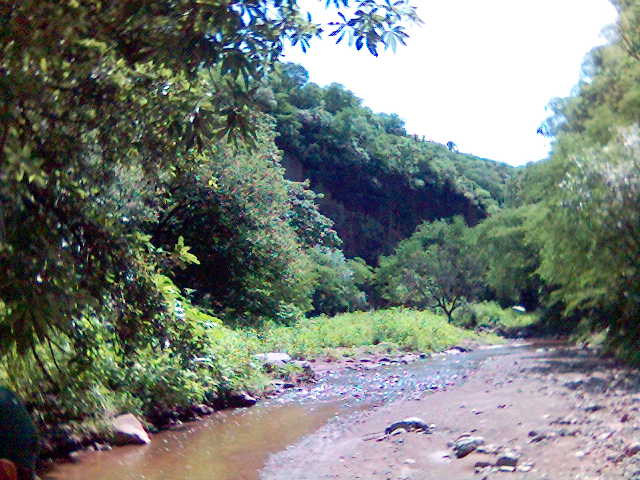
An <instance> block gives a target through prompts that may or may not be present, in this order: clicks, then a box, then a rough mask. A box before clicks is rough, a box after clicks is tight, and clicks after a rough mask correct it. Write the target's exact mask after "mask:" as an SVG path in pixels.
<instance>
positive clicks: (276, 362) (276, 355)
mask: <svg viewBox="0 0 640 480" xmlns="http://www.w3.org/2000/svg"><path fill="white" fill-rule="evenodd" d="M255 357H256V358H257V359H258V360H260V361H261V362H262V364H263V365H267V366H270V367H281V366H282V365H284V364H286V363H289V362H290V361H291V356H290V355H289V354H287V353H284V352H270V353H258V354H257V355H256V356H255Z"/></svg>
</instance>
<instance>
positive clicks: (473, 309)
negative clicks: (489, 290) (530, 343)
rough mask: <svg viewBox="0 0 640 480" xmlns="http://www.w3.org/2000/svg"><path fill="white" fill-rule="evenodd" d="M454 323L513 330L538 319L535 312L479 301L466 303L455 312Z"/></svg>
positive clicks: (531, 323) (529, 324) (526, 325)
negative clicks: (520, 310)
mask: <svg viewBox="0 0 640 480" xmlns="http://www.w3.org/2000/svg"><path fill="white" fill-rule="evenodd" d="M455 318H456V322H455V323H456V324H458V325H461V326H467V327H472V328H486V329H500V330H502V331H509V330H511V331H514V330H519V329H522V328H525V327H529V326H531V325H534V324H535V323H537V322H538V321H539V317H538V315H537V314H535V313H525V312H518V311H516V310H514V309H512V308H502V307H501V306H500V305H499V304H498V303H496V302H481V303H474V304H471V305H468V306H466V307H464V308H463V309H461V310H460V311H459V312H457V315H456V316H455Z"/></svg>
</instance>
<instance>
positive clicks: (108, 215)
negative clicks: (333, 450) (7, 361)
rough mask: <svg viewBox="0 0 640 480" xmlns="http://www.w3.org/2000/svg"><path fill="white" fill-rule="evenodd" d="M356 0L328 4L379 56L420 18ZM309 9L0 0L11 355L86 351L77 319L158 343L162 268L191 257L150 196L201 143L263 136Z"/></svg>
mask: <svg viewBox="0 0 640 480" xmlns="http://www.w3.org/2000/svg"><path fill="white" fill-rule="evenodd" d="M349 3H350V2H348V1H341V2H339V1H338V0H335V1H332V2H329V4H328V8H331V9H332V10H333V11H334V12H335V13H336V14H337V16H338V18H337V19H336V21H335V23H334V24H333V29H334V31H335V32H336V35H338V34H339V35H343V34H344V35H347V36H350V37H353V38H354V39H356V41H358V39H362V38H366V43H367V46H368V47H369V50H370V51H372V53H374V54H375V53H376V51H375V49H376V48H377V47H378V46H380V45H389V46H393V45H394V44H395V42H396V41H400V42H403V41H404V38H405V37H406V33H405V32H404V29H403V28H404V27H403V24H404V23H405V22H413V21H418V18H417V16H416V12H415V8H414V7H412V6H411V5H410V4H409V3H407V2H406V1H404V0H402V1H400V2H395V3H394V4H391V3H390V2H376V1H365V2H361V3H360V4H359V7H360V8H358V9H357V10H355V11H353V12H352V13H350V12H351V11H350V10H349V11H347V9H346V8H345V7H348V6H349ZM303 13H304V12H303V11H302V10H301V7H300V6H299V4H298V3H297V2H296V1H295V0H294V1H290V2H271V1H269V0H257V1H239V0H238V1H231V2H218V1H213V2H192V1H188V0H176V1H173V0H171V1H169V0H160V1H158V0H136V1H133V0H127V1H122V2H97V1H92V0H63V1H54V0H20V1H17V0H16V1H9V2H3V3H2V5H0V18H2V25H3V28H2V32H1V33H0V35H1V37H2V56H1V57H2V59H1V60H0V71H1V72H2V75H1V76H0V91H1V92H2V104H1V105H0V114H1V116H2V124H1V125H0V278H2V281H0V331H1V342H0V351H1V352H6V351H8V350H11V349H13V348H17V350H18V351H19V352H21V353H24V352H25V351H27V350H32V351H33V352H34V354H35V350H34V345H35V344H36V343H39V342H44V341H47V342H48V341H50V340H51V338H50V336H51V332H52V331H57V332H63V333H65V334H66V335H68V336H69V337H70V338H73V339H74V341H75V342H76V348H78V349H82V348H83V347H82V346H83V345H84V346H85V347H86V346H87V343H89V342H88V340H87V338H86V336H85V335H83V333H82V328H81V325H83V324H84V322H85V320H86V319H87V318H105V317H103V316H106V318H108V319H109V322H113V327H114V330H115V331H117V332H118V338H119V340H120V341H122V342H131V341H133V340H134V339H138V340H141V341H144V340H146V339H150V338H156V337H157V335H155V334H154V332H156V333H157V332H158V331H159V330H161V329H162V325H163V322H162V315H163V314H164V312H165V310H166V306H165V305H164V300H163V298H162V295H161V293H160V292H159V291H158V288H157V287H156V285H155V283H154V280H153V279H154V278H155V277H154V275H155V274H156V273H158V271H161V272H162V273H167V274H170V273H171V272H172V271H173V270H174V269H175V268H177V267H179V266H180V264H181V261H179V259H178V258H177V257H179V256H180V255H177V256H176V255H173V254H171V252H167V251H166V250H164V249H162V248H159V247H157V246H156V245H153V244H152V243H151V242H150V238H149V236H147V235H145V234H143V233H142V231H143V228H142V226H144V225H148V223H149V222H153V218H145V215H146V214H150V215H155V214H156V212H153V211H152V210H150V209H148V208H147V203H148V202H151V204H153V202H154V200H153V198H154V196H155V195H156V194H158V193H160V194H161V195H162V193H163V192H162V191H161V189H162V188H163V186H164V185H166V184H169V183H171V182H170V180H171V177H179V176H180V175H181V172H182V171H183V170H185V169H186V170H188V168H189V166H190V165H191V164H192V163H198V162H199V161H200V160H201V155H202V152H203V150H204V149H205V147H206V146H207V145H210V144H211V143H215V142H217V141H227V140H231V141H233V142H235V143H236V144H238V143H242V142H245V141H248V140H250V139H251V138H253V139H254V141H255V134H256V132H257V130H258V129H257V128H256V127H257V125H258V122H259V117H260V116H259V115H257V114H256V111H255V110H256V109H255V102H254V99H253V92H254V91H255V89H256V87H258V86H259V82H260V81H261V79H262V78H263V77H264V75H265V74H266V73H267V72H268V71H270V69H271V68H272V66H273V65H274V63H275V62H276V61H277V60H278V58H279V56H280V53H281V52H282V49H283V46H284V44H285V43H286V42H289V43H291V44H293V45H301V46H302V48H303V49H306V48H307V47H308V45H309V42H310V41H311V39H312V38H313V37H315V36H318V35H320V34H321V33H322V26H321V25H318V24H316V23H314V22H313V21H312V20H311V19H310V17H306V16H304V15H303ZM340 38H341V37H340ZM359 43H360V44H361V43H362V40H360V41H359ZM122 185H125V186H127V185H128V187H127V188H128V190H127V191H126V192H124V191H122V188H121V187H122ZM133 185H135V187H136V188H129V187H132V186H133ZM158 190H160V191H158ZM119 194H122V196H120V197H119V196H118V195H119ZM167 248H168V247H167ZM180 248H183V247H180ZM173 260H177V261H176V262H174V261H173Z"/></svg>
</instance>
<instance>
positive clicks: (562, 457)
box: [261, 344, 640, 480]
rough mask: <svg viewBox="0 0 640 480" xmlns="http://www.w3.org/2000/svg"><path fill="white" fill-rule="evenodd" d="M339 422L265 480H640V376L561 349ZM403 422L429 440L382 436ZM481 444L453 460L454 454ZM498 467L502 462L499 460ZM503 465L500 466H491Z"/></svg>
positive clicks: (525, 356)
mask: <svg viewBox="0 0 640 480" xmlns="http://www.w3.org/2000/svg"><path fill="white" fill-rule="evenodd" d="M411 398H412V399H411V400H403V401H399V402H396V403H393V404H391V405H388V406H383V407H380V408H375V409H373V410H372V411H370V412H366V413H362V414H360V415H359V416H357V417H352V418H345V419H343V420H342V421H339V422H331V423H330V424H329V425H327V426H326V427H324V428H323V429H321V430H320V431H318V432H316V433H315V434H314V435H312V436H311V437H309V438H307V439H306V440H305V441H304V442H301V443H299V444H298V445H296V446H295V447H292V448H289V449H287V450H286V451H285V452H282V453H280V454H278V455H275V456H274V457H272V458H271V460H270V462H269V465H268V466H267V468H266V469H265V471H264V472H263V474H262V477H261V478H263V479H265V480H292V479H297V480H304V479H309V480H316V479H319V478H331V479H345V480H346V479H349V480H354V479H384V480H389V479H391V480H400V479H402V480H430V479H434V480H436V479H438V480H439V479H442V478H447V479H448V480H468V479H471V478H477V479H487V480H488V479H494V478H512V479H534V478H535V479H536V480H539V479H553V480H565V479H566V480H569V479H572V480H574V479H582V480H589V479H593V480H595V479H621V478H629V479H631V478H638V475H640V453H638V452H640V444H638V443H637V442H638V441H640V436H638V431H640V375H638V372H637V370H633V369H629V368H627V367H623V366H621V365H619V364H617V363H616V362H615V361H613V360H605V359H601V358H598V357H596V356H595V355H594V354H593V352H591V351H588V350H583V349H578V348H575V347H567V346H563V345H558V344H552V345H549V344H545V345H541V346H537V347H535V348H523V349H522V350H521V351H519V352H518V353H515V354H511V355H507V356H502V357H499V356H498V357H494V358H490V359H488V360H486V361H485V362H484V363H483V365H482V366H481V367H480V368H479V369H478V370H477V371H475V372H474V373H473V374H472V375H470V378H469V379H468V380H467V381H466V382H465V383H464V384H462V385H458V386H454V387H452V388H448V389H447V390H446V391H437V392H435V393H423V394H422V395H420V396H419V397H416V396H412V397H411ZM407 417H419V418H421V419H423V420H424V422H425V423H427V424H433V425H434V427H433V429H432V431H431V433H428V434H425V433H424V432H418V431H403V430H402V429H400V430H396V432H394V433H395V434H393V435H384V430H385V428H386V427H388V426H389V425H391V424H392V423H394V422H396V421H398V420H402V419H405V418H407ZM470 437H471V438H473V439H476V440H477V443H478V445H477V447H478V448H477V449H475V450H474V451H472V452H471V453H469V454H468V455H466V456H464V457H462V458H457V457H456V454H455V453H454V449H453V448H452V447H453V446H454V445H455V442H456V441H458V444H459V445H460V444H464V443H465V442H466V443H469V438H470ZM501 458H502V460H500V459H501ZM498 463H501V464H502V465H500V466H496V464H498Z"/></svg>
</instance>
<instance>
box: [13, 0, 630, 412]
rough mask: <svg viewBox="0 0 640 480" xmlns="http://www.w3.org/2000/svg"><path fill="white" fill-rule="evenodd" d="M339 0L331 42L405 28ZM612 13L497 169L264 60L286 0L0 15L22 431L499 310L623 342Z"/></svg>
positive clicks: (624, 345) (277, 38)
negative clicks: (509, 160) (571, 77)
mask: <svg viewBox="0 0 640 480" xmlns="http://www.w3.org/2000/svg"><path fill="white" fill-rule="evenodd" d="M348 4H349V2H345V1H338V0H336V1H335V2H333V1H330V2H328V8H331V9H332V10H334V11H335V12H336V15H337V16H336V22H335V23H334V24H333V25H330V26H329V27H330V28H331V33H335V36H336V37H338V38H342V36H345V38H346V37H351V38H352V39H354V44H355V47H356V49H357V50H360V49H362V48H363V47H366V50H368V51H369V52H370V53H372V54H374V55H375V54H377V49H378V48H382V47H386V46H393V45H395V43H397V42H399V43H403V42H404V40H405V38H406V34H405V33H404V29H403V25H404V24H406V23H407V22H415V21H418V19H417V17H416V13H415V9H414V8H413V7H411V6H410V5H409V4H408V3H407V2H404V1H400V2H395V3H394V4H391V3H390V2H386V1H380V2H375V1H372V0H367V1H364V2H360V3H359V8H358V9H356V10H351V9H349V8H345V6H346V7H348ZM616 6H617V7H618V9H619V11H620V20H619V22H618V24H617V26H616V30H615V31H613V30H612V33H611V35H612V40H611V42H610V44H609V45H606V46H603V47H599V48H597V49H595V50H594V51H593V52H591V54H590V55H589V58H588V59H587V62H586V63H585V68H584V78H583V80H582V82H581V83H580V85H579V86H578V88H577V89H576V95H574V96H573V97H570V98H567V99H562V100H556V101H554V102H553V103H552V107H553V109H554V116H553V117H552V118H550V119H549V121H548V122H546V123H545V125H544V126H542V127H541V129H540V131H541V132H543V133H546V134H547V135H553V136H554V137H555V144H554V149H553V154H552V156H551V158H550V159H548V160H547V161H544V162H540V163H537V164H532V165H530V166H527V167H526V168H523V169H518V170H516V169H513V168H510V167H508V166H506V165H502V164H497V163H495V162H491V161H489V160H486V159H480V158H477V157H473V156H471V155H465V154H460V153H458V152H456V149H455V145H454V144H453V143H452V142H450V144H449V145H446V146H445V145H439V144H436V143H432V142H429V141H425V140H424V139H420V138H416V137H415V136H412V135H408V134H407V132H406V131H405V129H404V124H403V122H402V120H401V119H400V118H398V117H397V116H396V115H393V114H376V113H373V112H372V111H371V110H370V109H368V108H366V107H365V106H363V105H362V103H361V101H360V100H359V99H358V98H356V97H355V96H354V95H353V94H352V93H351V92H349V91H348V90H346V89H344V88H343V87H342V86H340V85H335V84H334V85H329V86H327V87H320V86H318V85H315V84H314V83H310V82H309V79H308V74H307V72H306V71H304V69H302V68H301V67H299V66H296V65H292V64H280V63H278V62H277V59H278V56H279V53H280V52H281V50H282V47H283V44H284V42H290V43H293V44H301V45H302V47H303V48H307V47H308V46H309V42H310V41H311V40H312V39H313V37H315V36H318V35H320V34H321V33H322V32H321V30H322V27H321V26H320V25H317V24H315V23H313V21H312V20H311V19H310V18H309V17H305V16H304V15H303V13H304V12H302V11H301V10H300V8H299V6H298V5H297V3H296V2H295V1H291V2H284V3H283V2H267V1H257V2H248V1H235V2H224V3H219V2H208V3H207V2H203V3H196V4H194V3H193V2H186V1H184V2H183V1H160V2H158V1H145V0H140V1H135V2H111V3H108V2H107V3H105V2H93V1H89V0H87V1H80V0H69V1H66V2H54V1H41V0H40V1H35V0H34V1H21V2H9V3H6V4H4V5H2V6H0V16H1V17H2V19H3V30H2V39H3V40H2V52H3V55H2V56H1V57H0V71H2V76H1V77H0V91H2V94H3V101H2V107H1V108H2V119H3V121H2V125H1V126H0V356H1V357H2V360H3V364H2V365H3V366H0V383H2V384H5V383H6V384H8V385H10V386H11V387H12V388H13V389H16V390H17V391H18V392H19V393H20V394H21V395H22V396H23V397H24V398H26V399H28V401H29V402H30V406H31V408H32V410H33V412H34V414H35V415H36V417H37V418H38V419H39V420H40V423H41V424H46V423H56V422H76V421H85V422H86V420H87V418H89V419H99V418H102V417H103V416H108V415H111V414H115V413H118V412H123V411H134V412H139V413H146V414H149V413H151V412H152V411H155V410H157V409H163V408H172V407H175V406H184V405H188V404H190V403H194V402H201V401H204V400H207V401H213V400H214V399H216V398H221V397H224V396H225V395H227V394H228V392H230V391H233V390H239V389H255V390H259V389H260V388H262V387H263V386H264V385H265V382H267V378H266V377H265V372H264V371H263V370H262V369H261V366H260V365H259V363H258V362H256V359H255V356H254V355H255V354H256V353H259V352H264V351H268V350H274V349H278V350H285V351H289V352H291V353H292V354H295V355H299V356H302V355H313V354H318V353H321V352H326V349H330V348H335V347H362V346H366V345H373V344H381V343H386V344H389V345H392V346H393V348H401V349H416V350H423V351H431V350H438V349H442V348H445V347H446V346H448V345H450V344H452V343H455V342H457V341H459V340H460V339H461V338H465V337H466V338H477V333H474V332H470V331H468V330H466V331H463V330H461V329H460V328H459V327H461V326H462V327H466V328H468V329H470V328H475V329H476V330H478V331H482V330H492V329H496V328H499V329H507V328H509V327H514V328H516V327H519V326H521V325H522V324H524V323H526V322H529V321H531V319H532V317H526V316H520V315H519V314H518V313H516V312H514V311H510V310H503V309H502V308H501V307H510V306H512V305H513V304H521V305H524V306H525V307H526V309H527V310H531V311H532V310H535V309H540V310H541V311H542V312H544V313H545V315H546V317H547V319H548V320H550V321H555V322H565V323H567V322H568V321H573V320H576V319H583V321H584V320H585V319H586V321H588V322H589V324H588V328H593V329H600V330H605V331H606V332H607V335H608V337H607V338H608V342H609V344H610V345H611V346H612V347H613V348H615V349H617V350H618V351H619V352H634V351H635V350H634V349H633V347H634V346H635V345H636V344H637V341H638V340H640V329H638V327H637V318H638V313H639V312H638V308H639V305H640V301H639V299H640V290H639V288H640V287H639V285H640V282H639V280H640V278H638V277H639V275H640V273H639V270H638V268H639V266H640V265H639V260H640V255H639V252H640V217H638V212H639V211H640V173H639V172H640V169H639V168H640V160H639V159H640V130H639V129H640V127H639V126H638V124H639V120H640V119H639V118H637V117H638V115H639V112H640V108H639V107H640V103H639V102H640V87H639V85H640V82H639V81H638V80H640V78H639V77H640V33H639V32H640V4H639V3H638V2H637V1H636V0H618V1H617V2H616ZM381 12H383V13H384V14H381ZM96 19H98V20H99V21H96ZM325 28H326V26H325ZM354 54H355V52H354ZM306 179H309V181H308V182H307V181H306ZM381 307H384V308H386V307H399V308H394V309H384V310H379V311H376V312H369V313H363V312H364V311H367V310H371V309H373V308H381ZM406 308H413V309H415V310H408V309H406ZM418 309H419V310H421V311H418ZM356 310H360V311H361V312H356V313H347V314H342V315H338V316H336V317H332V316H333V315H336V314H340V313H342V312H354V311H356ZM308 317H312V318H308Z"/></svg>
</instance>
